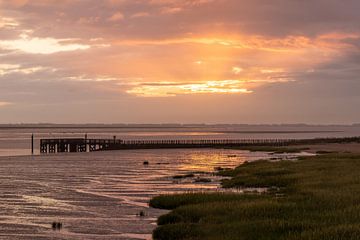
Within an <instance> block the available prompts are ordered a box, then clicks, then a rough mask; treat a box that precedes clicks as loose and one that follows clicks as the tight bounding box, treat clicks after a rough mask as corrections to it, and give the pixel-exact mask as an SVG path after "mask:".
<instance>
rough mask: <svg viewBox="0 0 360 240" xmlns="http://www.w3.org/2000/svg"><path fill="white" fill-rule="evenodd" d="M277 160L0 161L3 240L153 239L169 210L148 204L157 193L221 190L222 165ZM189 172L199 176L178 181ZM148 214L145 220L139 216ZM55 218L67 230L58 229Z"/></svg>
mask: <svg viewBox="0 0 360 240" xmlns="http://www.w3.org/2000/svg"><path fill="white" fill-rule="evenodd" d="M274 157H284V156H283V155H279V156H276V155H275V156H274V155H270V154H267V153H250V152H248V151H240V150H219V149H217V150H214V149H200V150H195V149H174V150H170V149H163V150H129V151H110V152H94V153H79V154H76V153H75V154H63V155H52V156H34V157H31V156H13V157H0V192H1V194H0V239H101V240H102V239H151V232H152V230H153V229H154V228H155V226H156V224H155V223H156V218H157V217H158V216H160V215H161V214H163V213H165V211H162V210H156V209H152V208H149V207H148V202H149V199H150V198H151V197H152V196H155V195H159V194H163V193H176V192H186V191H206V190H218V189H219V179H217V178H216V177H213V176H212V175H211V174H210V172H212V171H213V170H214V168H215V167H217V166H222V167H234V166H236V165H239V164H241V163H243V162H244V161H254V160H258V159H267V158H274ZM144 161H149V163H150V164H149V165H148V166H146V165H143V162H144ZM189 172H197V173H196V174H195V175H196V176H195V177H194V178H190V179H184V180H174V179H173V176H174V175H178V174H185V173H189ZM197 177H207V178H211V179H212V182H210V183H196V182H195V180H196V178H197ZM142 210H143V211H145V215H146V216H145V217H139V216H137V214H138V213H139V212H140V211H142ZM53 221H61V222H62V223H63V226H64V228H63V230H62V231H53V230H52V229H51V223H52V222H53Z"/></svg>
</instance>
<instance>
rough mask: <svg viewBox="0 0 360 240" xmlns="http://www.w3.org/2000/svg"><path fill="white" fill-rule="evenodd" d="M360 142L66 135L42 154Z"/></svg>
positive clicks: (43, 146) (45, 144)
mask: <svg viewBox="0 0 360 240" xmlns="http://www.w3.org/2000/svg"><path fill="white" fill-rule="evenodd" d="M346 142H360V137H350V138H317V139H216V140H120V139H116V138H114V139H87V137H85V138H62V139H41V140H40V153H43V154H44V153H61V152H93V151H107V150H125V149H160V148H213V147H244V146H279V147H280V146H289V145H299V144H323V143H346Z"/></svg>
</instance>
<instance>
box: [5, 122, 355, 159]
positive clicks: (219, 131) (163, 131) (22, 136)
mask: <svg viewBox="0 0 360 240" xmlns="http://www.w3.org/2000/svg"><path fill="white" fill-rule="evenodd" d="M32 133H34V134H35V138H36V141H35V147H36V152H37V153H39V139H41V138H56V137H62V138H64V137H84V135H85V133H87V134H88V137H89V138H112V137H113V136H114V135H115V136H116V137H117V138H118V139H270V138H272V139H273V138H278V139H289V138H298V139H299V138H302V139H304V138H321V137H349V136H360V126H261V125H259V126H231V125H228V126H220V127H218V126H212V127H184V128H156V127H154V128H134V127H133V128H125V127H123V128H78V129H76V128H56V129H51V128H50V129H39V128H38V129H36V128H35V129H4V128H0V156H10V155H12V156H14V155H28V154H29V153H30V137H31V134H32Z"/></svg>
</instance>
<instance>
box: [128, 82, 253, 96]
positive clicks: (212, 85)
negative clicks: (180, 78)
mask: <svg viewBox="0 0 360 240" xmlns="http://www.w3.org/2000/svg"><path fill="white" fill-rule="evenodd" d="M251 92H252V91H250V90H248V89H246V88H245V87H244V86H243V81H240V80H222V81H207V82H200V83H184V84H182V83H175V82H160V83H156V84H151V83H140V84H138V85H136V86H135V87H134V88H132V89H130V90H128V91H127V93H129V94H133V95H136V96H142V97H170V96H177V95H187V94H209V93H213V94H231V93H232V94H240V93H251Z"/></svg>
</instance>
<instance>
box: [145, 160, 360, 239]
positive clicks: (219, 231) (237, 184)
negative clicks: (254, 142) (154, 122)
mask: <svg viewBox="0 0 360 240" xmlns="http://www.w3.org/2000/svg"><path fill="white" fill-rule="evenodd" d="M359 173H360V155H352V154H327V155H320V156H314V157H306V158H305V157H304V158H301V159H299V160H298V161H279V162H269V161H258V162H250V163H246V164H243V165H241V166H239V167H237V168H235V169H233V170H225V171H221V172H219V174H221V175H223V176H228V177H231V178H230V179H229V180H224V182H223V186H224V187H227V188H230V187H231V188H244V187H261V188H271V189H276V190H273V191H268V192H266V193H265V194H236V193H209V194H206V193H191V194H190V193H189V194H180V195H165V196H159V197H156V198H154V199H152V200H151V202H150V205H151V206H153V207H157V208H163V209H171V210H172V211H171V212H170V213H168V214H166V215H163V216H161V217H160V218H159V219H158V225H159V226H158V228H157V229H156V230H155V231H154V233H153V236H154V239H161V240H162V239H173V240H176V239H192V240H196V239H209V240H212V239H217V240H218V239H229V240H232V239H270V240H271V239H280V240H283V239H289V240H300V239H305V240H306V239H321V240H328V239H330V240H332V239H334V240H335V239H350V240H352V239H359V236H360V174H359Z"/></svg>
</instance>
